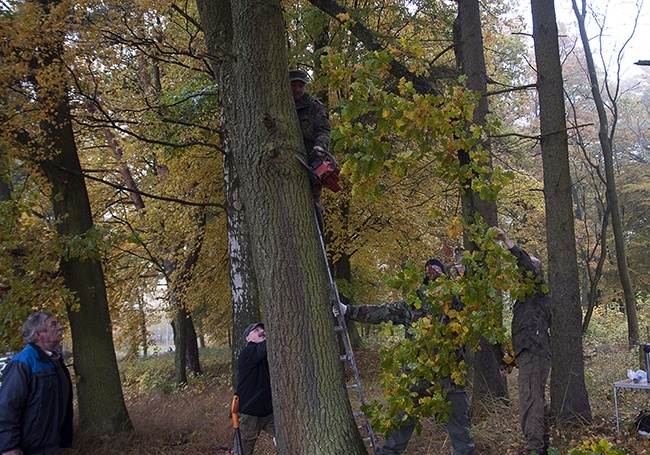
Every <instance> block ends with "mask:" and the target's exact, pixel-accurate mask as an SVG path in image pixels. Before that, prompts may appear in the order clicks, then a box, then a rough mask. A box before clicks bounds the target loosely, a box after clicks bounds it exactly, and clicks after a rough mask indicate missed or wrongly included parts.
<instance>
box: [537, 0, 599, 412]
mask: <svg viewBox="0 0 650 455" xmlns="http://www.w3.org/2000/svg"><path fill="white" fill-rule="evenodd" d="M531 9H532V14H533V38H534V41H535V59H536V63H537V64H536V67H537V91H538V94H539V106H540V127H541V147H542V161H543V168H544V200H545V202H546V235H547V249H548V269H549V287H550V289H551V309H552V315H553V326H552V328H551V330H552V333H551V352H552V361H553V368H552V370H551V410H552V413H553V415H554V416H555V417H556V418H559V419H561V420H564V419H569V420H580V421H584V420H586V421H589V420H591V408H590V406H589V398H588V396H587V388H586V386H585V374H584V358H583V355H582V330H581V325H582V324H581V322H582V314H581V310H580V283H579V279H578V263H577V254H576V245H575V231H574V216H573V202H572V199H571V179H570V174H569V153H568V142H567V130H566V116H565V108H564V91H563V82H562V67H561V66H560V52H559V46H558V31H557V23H556V18H555V5H554V2H553V1H548V0H531Z"/></svg>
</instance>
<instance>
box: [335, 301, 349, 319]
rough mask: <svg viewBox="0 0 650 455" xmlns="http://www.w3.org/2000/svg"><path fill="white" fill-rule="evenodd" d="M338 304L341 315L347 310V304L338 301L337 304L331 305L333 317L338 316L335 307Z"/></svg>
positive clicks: (337, 310)
mask: <svg viewBox="0 0 650 455" xmlns="http://www.w3.org/2000/svg"><path fill="white" fill-rule="evenodd" d="M339 306H340V307H341V312H342V313H343V316H345V313H347V312H348V306H347V305H345V304H343V303H339V304H338V305H334V306H332V314H334V317H335V318H338V317H339V309H338V308H337V307H339Z"/></svg>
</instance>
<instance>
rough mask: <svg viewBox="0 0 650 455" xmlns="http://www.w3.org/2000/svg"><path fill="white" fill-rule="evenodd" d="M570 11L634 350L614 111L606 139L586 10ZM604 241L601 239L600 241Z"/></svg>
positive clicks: (633, 301)
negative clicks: (588, 87) (595, 118)
mask: <svg viewBox="0 0 650 455" xmlns="http://www.w3.org/2000/svg"><path fill="white" fill-rule="evenodd" d="M572 3H573V10H574V12H575V14H576V18H577V19H578V26H579V28H580V37H581V39H582V47H583V48H584V50H585V60H586V61H587V70H588V71H589V81H590V82H591V84H590V85H591V95H592V96H593V97H594V103H595V104H596V111H597V112H598V124H599V129H598V139H599V141H600V148H601V150H602V152H603V161H604V162H605V177H606V182H605V183H606V185H607V204H608V206H609V208H610V210H611V215H612V231H613V232H614V245H615V247H616V265H617V266H618V276H619V278H620V280H621V286H622V287H623V294H624V296H625V313H626V314H627V338H628V347H629V348H630V349H633V348H636V347H637V346H638V345H639V318H638V317H637V311H636V296H635V293H634V285H633V284H632V279H631V278H630V271H629V268H628V266H627V253H626V251H625V234H624V232H623V221H622V220H621V209H620V207H619V203H618V193H617V192H616V179H615V177H614V152H613V150H612V139H613V136H614V129H615V127H616V122H617V120H618V119H617V118H616V112H617V111H616V110H614V119H613V123H612V130H611V137H610V135H609V122H608V121H607V111H606V109H605V103H604V102H603V97H602V96H601V94H600V88H599V87H600V86H599V83H598V74H597V73H596V64H595V63H594V57H593V55H592V53H591V45H590V44H589V37H588V36H587V30H586V28H585V14H586V10H584V9H583V10H582V11H580V10H579V9H578V5H577V4H576V1H575V0H573V1H572ZM603 241H604V239H603Z"/></svg>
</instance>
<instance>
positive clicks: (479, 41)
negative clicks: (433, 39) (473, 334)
mask: <svg viewBox="0 0 650 455" xmlns="http://www.w3.org/2000/svg"><path fill="white" fill-rule="evenodd" d="M457 22H458V26H459V28H460V30H459V31H460V41H461V42H460V46H457V47H455V48H456V49H458V48H460V49H461V52H460V56H458V55H457V57H459V58H458V60H462V69H463V71H464V73H465V74H466V75H467V82H466V86H467V89H469V90H472V91H475V92H479V93H482V94H484V95H485V93H486V92H487V75H486V69H485V54H484V51H483V31H482V28H481V14H480V9H479V2H478V0H459V1H458V19H457ZM487 114H488V100H487V98H486V97H485V96H483V97H481V99H480V100H479V104H478V106H477V108H476V110H475V111H474V118H473V120H472V121H473V124H475V125H479V126H484V125H485V117H486V115H487ZM481 146H482V147H483V148H485V149H487V150H489V149H490V143H489V142H488V141H487V140H486V141H484V142H483V143H482V144H481ZM469 152H470V151H469V150H460V151H459V152H458V155H459V158H460V162H461V164H469V163H470V160H471V158H470V154H469ZM490 166H491V163H490ZM461 185H462V187H461V195H462V200H463V218H464V219H465V221H466V222H467V223H472V222H473V220H474V215H475V213H479V214H480V215H481V217H482V218H483V221H484V222H485V223H487V224H488V225H489V226H496V225H497V206H496V202H489V201H485V200H483V199H481V198H480V197H479V195H478V194H477V193H476V192H475V191H473V190H472V181H471V180H469V179H468V180H467V181H465V182H461ZM465 248H466V249H473V248H474V245H472V244H471V243H470V242H469V241H468V240H467V238H465ZM473 360H474V381H473V394H472V401H473V402H474V403H475V404H477V403H479V402H480V401H481V400H483V399H484V398H486V397H494V398H503V397H507V396H508V384H507V382H506V379H505V378H503V377H502V376H501V374H500V373H499V366H500V365H501V359H499V358H497V356H495V354H494V350H493V349H492V346H491V345H490V343H489V342H488V341H487V340H486V339H484V338H483V339H481V342H480V349H479V350H478V351H476V353H474V355H473Z"/></svg>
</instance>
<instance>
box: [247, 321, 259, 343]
mask: <svg viewBox="0 0 650 455" xmlns="http://www.w3.org/2000/svg"><path fill="white" fill-rule="evenodd" d="M258 326H259V327H262V328H264V324H262V323H261V322H253V323H252V324H251V325H249V326H248V327H246V330H244V341H246V337H247V336H248V335H250V333H251V332H252V331H253V330H254V329H255V328H256V327H258Z"/></svg>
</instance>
